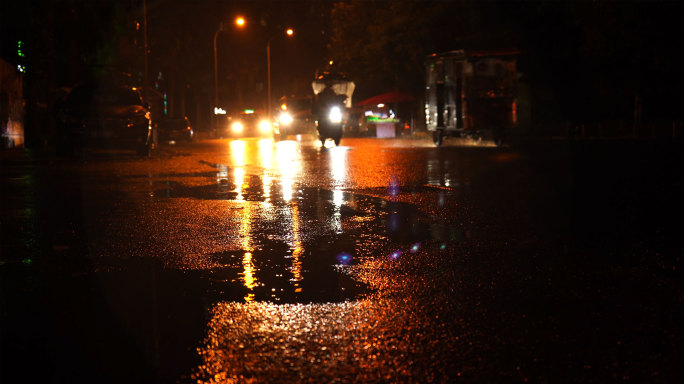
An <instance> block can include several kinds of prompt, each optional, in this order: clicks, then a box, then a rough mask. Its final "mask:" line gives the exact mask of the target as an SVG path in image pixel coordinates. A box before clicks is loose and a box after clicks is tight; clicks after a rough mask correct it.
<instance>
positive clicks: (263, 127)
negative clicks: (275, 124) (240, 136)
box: [259, 120, 271, 133]
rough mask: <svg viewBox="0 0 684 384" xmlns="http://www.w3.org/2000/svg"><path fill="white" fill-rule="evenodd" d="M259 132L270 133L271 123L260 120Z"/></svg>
mask: <svg viewBox="0 0 684 384" xmlns="http://www.w3.org/2000/svg"><path fill="white" fill-rule="evenodd" d="M259 130H260V131H261V132H264V133H266V132H271V123H269V122H268V121H267V120H261V121H260V122H259Z"/></svg>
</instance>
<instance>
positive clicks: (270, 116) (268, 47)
mask: <svg viewBox="0 0 684 384" xmlns="http://www.w3.org/2000/svg"><path fill="white" fill-rule="evenodd" d="M285 34H286V35H287V36H292V35H294V30H293V29H292V28H288V29H287V30H285ZM277 36H281V32H278V33H276V34H275V35H273V36H271V38H270V39H268V42H267V43H266V72H267V73H268V120H269V121H271V122H272V121H273V111H271V41H272V40H273V39H274V38H275V37H277Z"/></svg>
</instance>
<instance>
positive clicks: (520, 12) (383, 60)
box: [328, 0, 682, 121]
mask: <svg viewBox="0 0 684 384" xmlns="http://www.w3.org/2000/svg"><path fill="white" fill-rule="evenodd" d="M681 15H682V3H681V2H676V1H667V2H645V1H644V2H642V1H633V2H615V1H579V2H542V1H533V2H530V1H513V2H512V1H412V0H399V1H392V2H389V1H364V0H349V1H343V2H338V3H336V4H335V6H334V8H333V11H332V16H331V17H332V36H331V38H330V41H329V45H328V49H329V53H330V56H331V57H332V58H333V59H334V60H335V63H336V66H337V68H339V69H340V70H342V71H346V72H348V73H349V75H350V76H351V77H352V78H354V79H355V81H356V83H357V87H358V89H359V92H360V93H361V94H363V93H368V94H372V93H380V92H383V91H386V90H391V89H395V90H404V91H409V92H412V93H414V94H416V95H420V94H421V93H422V89H421V88H422V84H423V60H424V58H425V56H426V55H427V54H429V53H434V52H442V51H449V50H454V49H497V48H511V47H514V48H518V49H520V51H521V55H520V57H519V62H518V68H519V71H520V72H521V73H522V74H523V75H524V78H523V80H524V81H526V82H528V83H529V84H531V86H532V87H533V89H536V90H537V91H538V92H544V93H548V94H550V95H552V97H553V100H554V104H555V106H554V108H556V109H557V110H558V111H559V113H560V114H561V115H562V116H560V118H561V119H563V120H566V121H568V120H574V121H596V120H601V119H625V118H629V116H630V114H632V113H633V111H632V109H633V107H634V99H635V97H638V98H641V99H643V100H644V112H645V117H647V118H648V117H650V118H652V119H656V118H665V119H668V118H671V119H681V103H682V48H681V47H682V16H681Z"/></svg>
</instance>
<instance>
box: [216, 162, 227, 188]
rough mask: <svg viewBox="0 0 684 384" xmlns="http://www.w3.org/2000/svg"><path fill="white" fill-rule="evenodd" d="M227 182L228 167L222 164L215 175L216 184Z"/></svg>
mask: <svg viewBox="0 0 684 384" xmlns="http://www.w3.org/2000/svg"><path fill="white" fill-rule="evenodd" d="M227 181H228V167H227V166H226V165H224V164H219V171H218V173H217V174H216V182H217V183H219V184H221V183H225V182H227Z"/></svg>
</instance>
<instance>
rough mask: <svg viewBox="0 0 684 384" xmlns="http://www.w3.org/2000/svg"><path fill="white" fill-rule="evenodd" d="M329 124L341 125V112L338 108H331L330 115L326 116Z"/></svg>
mask: <svg viewBox="0 0 684 384" xmlns="http://www.w3.org/2000/svg"><path fill="white" fill-rule="evenodd" d="M328 118H329V119H330V122H331V123H341V122H342V111H341V110H340V107H332V108H331V109H330V114H329V115H328Z"/></svg>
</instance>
